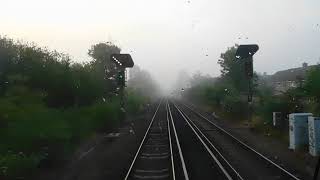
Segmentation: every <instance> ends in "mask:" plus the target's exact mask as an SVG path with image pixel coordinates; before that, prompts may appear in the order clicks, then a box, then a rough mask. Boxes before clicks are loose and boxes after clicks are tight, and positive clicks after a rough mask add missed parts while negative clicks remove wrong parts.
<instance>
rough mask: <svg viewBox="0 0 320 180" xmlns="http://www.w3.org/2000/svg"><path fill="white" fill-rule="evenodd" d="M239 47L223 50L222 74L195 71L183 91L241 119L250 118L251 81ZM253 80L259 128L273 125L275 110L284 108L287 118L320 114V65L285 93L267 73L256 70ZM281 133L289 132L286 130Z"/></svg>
mask: <svg viewBox="0 0 320 180" xmlns="http://www.w3.org/2000/svg"><path fill="white" fill-rule="evenodd" d="M237 47H238V46H237V45H235V46H233V47H230V48H228V49H227V51H226V52H224V53H222V54H221V57H220V58H219V60H218V64H220V66H221V76H220V77H217V78H212V77H209V76H202V75H199V74H195V75H194V76H193V77H191V78H190V80H189V82H190V88H187V89H185V91H184V92H182V95H183V97H184V98H186V99H189V100H190V101H192V102H196V103H199V104H203V105H204V106H206V107H210V109H211V110H212V111H215V112H220V113H221V114H224V115H226V116H228V117H230V119H235V120H238V121H239V120H246V118H247V112H248V106H247V92H248V91H247V86H248V81H247V79H246V77H245V72H244V65H243V64H242V62H241V61H238V60H236V58H235V53H236V50H237ZM253 81H254V82H253V87H254V98H253V100H254V102H253V110H254V122H253V125H254V126H256V127H257V128H258V129H259V128H261V129H263V130H264V131H265V130H266V129H270V126H271V124H272V112H281V113H282V114H283V116H284V117H283V118H284V120H285V119H286V118H287V117H286V116H287V115H288V114H289V113H295V112H311V113H313V114H314V115H315V116H319V115H320V65H315V66H314V67H313V68H311V69H310V70H308V71H307V73H306V77H305V78H304V79H303V80H301V78H298V79H297V81H296V82H298V83H297V86H296V87H291V88H290V89H288V90H287V91H285V92H282V93H275V92H274V89H273V87H272V86H271V85H270V84H268V83H266V82H265V79H264V76H263V75H258V74H257V73H254V80H253ZM285 123H286V124H287V121H286V122H285ZM262 126H264V127H262ZM281 133H284V134H286V135H287V131H286V130H283V131H282V132H281Z"/></svg>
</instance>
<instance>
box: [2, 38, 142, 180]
mask: <svg viewBox="0 0 320 180" xmlns="http://www.w3.org/2000/svg"><path fill="white" fill-rule="evenodd" d="M111 53H120V48H118V47H117V46H115V45H111V44H105V43H99V44H96V45H94V46H92V48H91V49H90V50H89V55H90V56H91V57H93V58H94V60H93V61H91V62H89V63H83V64H79V63H72V62H71V59H70V58H69V57H68V56H67V55H65V54H61V53H58V52H56V51H49V50H47V49H43V48H39V47H37V46H35V45H30V44H22V43H19V42H14V41H13V40H11V39H8V38H6V37H0V141H1V144H0V179H14V178H16V177H25V176H28V175H31V174H32V172H34V171H35V170H36V169H37V168H39V167H41V166H45V165H46V164H48V163H53V164H54V163H56V162H57V161H61V160H63V159H64V158H65V157H66V155H68V154H69V153H71V152H72V151H73V149H74V148H75V147H76V145H77V144H78V143H79V142H80V141H81V140H83V139H84V138H87V137H88V136H91V135H92V134H93V133H94V132H96V131H103V132H108V131H110V130H112V129H113V128H115V126H116V125H117V124H119V123H118V121H120V119H121V111H120V102H119V101H120V100H119V97H117V96H113V95H112V94H114V89H115V88H116V87H117V86H116V85H114V84H113V81H112V80H110V79H109V78H108V74H106V72H105V68H108V67H110V66H111V64H110V63H111V61H110V59H109V57H110V55H111ZM108 63H109V64H108ZM105 66H107V67H105ZM144 102H145V98H144V97H142V96H140V95H139V94H137V93H135V92H130V93H128V105H127V106H128V111H129V113H132V114H136V113H138V112H139V110H140V107H141V104H142V103H144Z"/></svg>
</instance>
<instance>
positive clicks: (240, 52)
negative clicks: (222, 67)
mask: <svg viewBox="0 0 320 180" xmlns="http://www.w3.org/2000/svg"><path fill="white" fill-rule="evenodd" d="M258 50H259V46H258V45H257V44H246V45H240V46H239V47H238V49H237V52H236V59H238V60H242V61H244V69H245V75H246V77H247V79H248V119H249V121H250V122H251V119H252V94H253V89H252V79H253V58H252V57H253V55H254V54H255V53H256V52H257V51H258Z"/></svg>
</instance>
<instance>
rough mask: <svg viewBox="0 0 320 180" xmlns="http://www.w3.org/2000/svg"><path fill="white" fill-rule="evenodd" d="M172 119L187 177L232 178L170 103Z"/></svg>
mask: <svg viewBox="0 0 320 180" xmlns="http://www.w3.org/2000/svg"><path fill="white" fill-rule="evenodd" d="M170 110H171V113H172V120H173V123H172V125H174V126H175V127H176V130H177V136H178V137H179V140H180V146H181V149H182V154H183V157H184V161H185V165H186V169H187V172H188V176H189V179H221V180H222V179H223V180H225V179H232V178H231V177H230V175H229V174H228V173H226V172H223V170H222V169H221V168H223V167H220V166H219V164H218V163H219V162H217V160H216V159H215V158H214V157H212V155H211V154H210V152H209V151H208V149H207V147H206V145H204V144H203V140H202V139H201V137H199V136H198V135H197V134H196V133H195V132H194V130H193V129H192V128H191V127H190V125H189V124H188V123H187V122H186V121H185V120H184V118H183V116H182V115H181V114H180V112H179V110H178V109H177V108H176V106H175V105H174V104H172V103H170Z"/></svg>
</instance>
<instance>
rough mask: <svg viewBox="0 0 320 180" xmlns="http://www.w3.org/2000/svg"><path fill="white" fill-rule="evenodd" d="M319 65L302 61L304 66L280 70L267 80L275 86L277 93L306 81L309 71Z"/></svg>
mask: <svg viewBox="0 0 320 180" xmlns="http://www.w3.org/2000/svg"><path fill="white" fill-rule="evenodd" d="M316 66H319V65H311V66H308V63H305V62H304V63H302V67H299V68H292V69H287V70H283V71H278V72H276V73H274V74H273V75H270V76H268V77H267V82H268V84H269V85H271V86H272V87H273V88H274V93H275V94H281V93H283V92H286V91H287V90H288V89H290V88H295V87H298V85H299V84H300V83H303V82H304V81H305V78H306V75H307V71H308V70H310V69H312V68H314V67H316Z"/></svg>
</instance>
